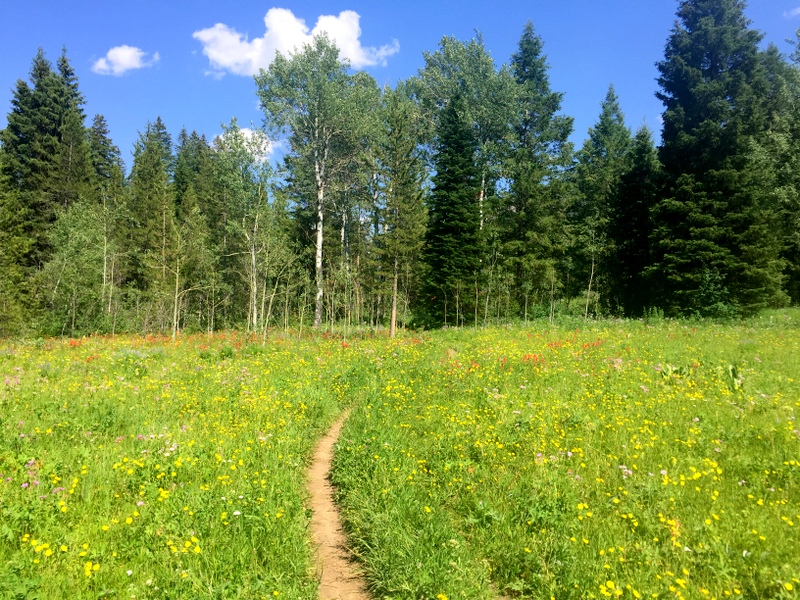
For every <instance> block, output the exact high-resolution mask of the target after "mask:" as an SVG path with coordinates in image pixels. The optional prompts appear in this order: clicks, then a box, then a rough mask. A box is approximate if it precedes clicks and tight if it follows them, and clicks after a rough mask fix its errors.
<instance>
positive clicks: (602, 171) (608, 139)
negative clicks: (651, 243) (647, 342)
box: [570, 85, 631, 315]
mask: <svg viewBox="0 0 800 600" xmlns="http://www.w3.org/2000/svg"><path fill="white" fill-rule="evenodd" d="M630 144H631V132H630V130H629V129H628V128H627V126H626V125H625V119H624V116H623V114H622V109H621V108H620V106H619V99H618V98H617V94H616V92H615V91H614V86H613V85H612V86H609V88H608V92H607V93H606V97H605V99H604V100H603V102H602V104H601V112H600V118H599V119H598V121H597V124H596V125H595V126H594V127H591V128H590V129H589V137H588V138H587V139H586V141H585V142H584V144H583V147H582V148H581V149H580V151H579V152H578V156H577V159H578V162H577V166H576V168H575V174H574V175H575V183H576V187H577V189H576V196H575V201H574V203H573V205H572V206H571V207H570V219H571V221H572V226H573V230H574V235H575V240H574V244H575V246H574V250H575V252H574V259H575V262H574V267H575V268H574V273H573V278H572V279H573V281H574V284H575V288H574V293H576V294H577V293H581V294H582V295H583V294H585V296H584V297H585V298H586V303H585V308H584V314H585V315H586V314H587V313H588V311H589V308H590V306H591V305H592V304H594V303H593V302H592V300H593V299H596V298H597V297H598V295H599V298H600V300H601V302H602V304H603V305H604V306H605V307H606V308H611V309H614V308H616V306H615V302H614V300H613V296H612V290H611V288H610V287H609V256H610V254H611V253H612V252H613V250H612V249H611V247H610V241H611V240H610V237H609V226H610V218H611V206H612V203H613V202H614V197H615V195H616V194H617V193H618V188H619V183H620V178H621V176H622V173H623V172H624V171H625V169H626V168H627V159H628V150H629V149H630Z"/></svg>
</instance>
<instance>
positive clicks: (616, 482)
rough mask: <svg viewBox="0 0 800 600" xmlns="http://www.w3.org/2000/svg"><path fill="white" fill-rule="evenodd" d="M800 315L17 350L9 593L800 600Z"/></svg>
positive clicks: (4, 369) (7, 382) (13, 360)
mask: <svg viewBox="0 0 800 600" xmlns="http://www.w3.org/2000/svg"><path fill="white" fill-rule="evenodd" d="M799 372H800V312H797V311H784V312H775V313H767V314H765V315H763V316H761V317H760V318H756V319H752V320H749V321H746V322H743V323H735V324H726V325H719V324H714V323H711V322H673V321H660V322H652V323H648V322H642V321H637V322H626V321H608V322H602V321H600V322H583V321H574V322H563V323H561V324H560V325H555V326H554V325H551V324H550V323H548V322H546V321H543V322H539V323H533V324H530V325H529V326H527V327H523V326H515V327H507V328H493V329H484V330H477V331H473V330H444V331H436V332H431V333H412V332H409V333H407V334H403V335H400V336H399V337H398V338H396V339H394V340H390V339H388V338H386V337H383V336H375V335H365V336H363V337H362V338H355V339H353V338H348V340H347V341H346V342H345V341H343V340H341V339H337V338H335V337H332V336H314V337H304V338H302V339H297V338H296V337H275V338H272V339H269V340H268V341H267V343H266V344H265V345H262V344H261V343H260V340H259V341H258V342H255V341H250V340H248V338H247V336H245V335H242V334H234V333H228V334H218V335H215V336H214V337H208V336H205V335H198V336H185V337H181V338H179V339H178V340H177V341H176V342H173V341H171V340H170V339H169V338H162V337H147V338H143V337H129V336H117V337H116V338H104V337H92V338H87V339H79V340H38V341H30V342H23V341H8V342H4V343H0V377H2V378H3V379H2V382H3V383H2V385H0V431H2V437H1V438H0V598H37V597H38V598H62V597H70V598H137V599H138V598H287V599H289V598H291V599H313V598H315V597H316V594H317V579H316V566H315V560H314V552H313V548H312V547H311V544H310V543H309V536H308V522H309V513H308V511H307V509H306V505H305V500H306V492H305V489H304V485H305V471H306V468H307V466H308V463H309V460H310V458H309V454H310V452H311V451H312V449H313V447H314V443H315V441H316V439H317V438H318V437H319V436H320V435H321V434H322V432H324V431H325V430H326V429H327V428H328V427H329V425H330V424H331V423H332V422H333V420H334V419H335V418H336V416H337V415H338V414H340V413H341V411H342V410H343V409H344V408H346V407H352V408H353V411H352V413H351V417H350V419H349V420H348V422H347V423H346V424H345V427H344V429H343V431H342V435H341V436H340V438H339V442H338V443H337V447H336V457H335V460H334V470H333V473H332V478H333V481H334V483H335V484H336V485H337V489H338V492H337V493H338V500H339V503H340V506H341V508H342V512H343V517H344V521H345V526H346V529H347V531H348V533H349V535H350V538H351V542H352V544H353V547H354V549H355V552H356V553H357V554H358V556H359V557H360V559H361V561H362V563H363V565H364V569H365V570H366V573H367V576H368V579H369V583H370V586H371V588H372V591H373V594H374V597H376V598H398V599H399V598H408V599H412V598H414V599H421V598H424V599H436V600H450V599H454V598H486V599H488V598H496V597H500V596H505V597H521V598H558V599H561V598H604V597H612V598H613V597H631V598H645V597H646V598H672V597H675V598H709V599H711V598H716V599H722V598H795V597H797V594H798V589H800V552H798V550H797V549H798V548H800V499H798V492H800V487H799V485H800V424H799V423H798V422H797V420H796V419H797V417H798V412H800V381H799V380H798V373H799Z"/></svg>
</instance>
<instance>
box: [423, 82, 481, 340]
mask: <svg viewBox="0 0 800 600" xmlns="http://www.w3.org/2000/svg"><path fill="white" fill-rule="evenodd" d="M462 111H463V104H462V101H461V98H460V96H455V97H454V98H453V99H452V100H451V102H450V103H449V104H448V105H447V107H446V108H445V109H444V111H443V113H442V116H441V120H440V121H439V126H438V130H437V136H436V154H435V156H434V159H433V160H434V169H435V171H436V174H435V175H434V176H433V189H432V191H431V195H430V202H429V205H428V214H429V225H428V232H427V237H426V248H425V261H426V263H427V266H428V269H429V274H428V289H429V291H428V297H427V298H426V300H427V302H428V303H429V304H430V308H429V309H430V310H431V311H432V313H433V318H434V319H435V320H436V321H437V322H440V323H441V322H444V323H447V313H448V309H447V304H448V302H449V304H450V322H451V323H455V324H456V325H460V324H461V323H462V322H463V321H464V320H465V316H464V306H465V305H466V306H470V304H469V302H470V300H469V298H470V297H471V293H470V291H471V288H472V286H473V282H474V281H475V278H476V277H477V276H478V269H479V266H480V260H481V251H482V247H481V242H482V238H481V231H480V205H479V203H478V198H479V195H480V173H479V170H478V166H477V165H476V163H475V149H476V144H475V141H474V139H473V138H472V132H471V129H470V127H469V124H468V123H467V122H466V121H465V120H464V115H463V112H462ZM459 304H460V305H461V306H459ZM453 315H455V316H453Z"/></svg>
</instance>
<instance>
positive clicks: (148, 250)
mask: <svg viewBox="0 0 800 600" xmlns="http://www.w3.org/2000/svg"><path fill="white" fill-rule="evenodd" d="M172 163H173V156H172V142H171V139H170V137H169V133H168V132H167V129H166V127H165V126H164V123H163V121H162V120H161V117H159V118H158V119H156V121H155V122H154V123H148V124H147V128H146V129H145V132H144V133H142V134H139V139H138V140H137V141H136V144H135V146H134V152H133V166H132V168H131V174H130V190H129V194H128V207H127V215H128V218H129V219H131V222H130V227H129V235H128V243H129V251H130V256H131V259H132V262H133V274H132V275H133V277H134V279H135V284H136V287H137V288H138V289H140V290H145V289H152V288H154V287H155V286H156V284H157V283H158V282H159V281H161V282H163V281H164V280H165V279H166V276H167V273H166V270H167V264H168V263H169V260H170V257H169V255H170V249H171V245H172V241H173V233H174V231H173V229H174V217H175V201H174V198H173V192H172V188H171V179H172Z"/></svg>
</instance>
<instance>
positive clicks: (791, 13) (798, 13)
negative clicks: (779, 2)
mask: <svg viewBox="0 0 800 600" xmlns="http://www.w3.org/2000/svg"><path fill="white" fill-rule="evenodd" d="M783 16H784V17H786V18H787V19H792V18H794V17H797V16H800V6H798V7H797V8H793V9H792V10H787V11H786V12H784V13H783Z"/></svg>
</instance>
